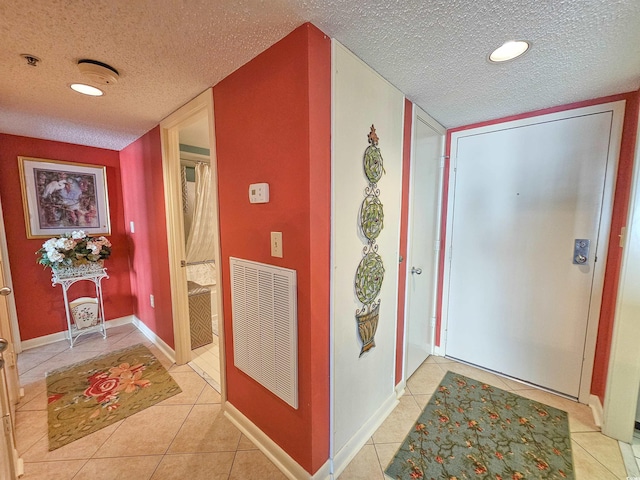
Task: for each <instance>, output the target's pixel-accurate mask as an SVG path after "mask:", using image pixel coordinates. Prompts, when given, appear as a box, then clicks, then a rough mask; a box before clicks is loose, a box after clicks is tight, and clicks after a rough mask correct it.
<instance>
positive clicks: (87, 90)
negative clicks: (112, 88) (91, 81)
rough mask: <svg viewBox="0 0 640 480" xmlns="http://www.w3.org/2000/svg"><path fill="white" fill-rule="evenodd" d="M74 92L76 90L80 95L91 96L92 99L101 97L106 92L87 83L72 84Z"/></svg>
mask: <svg viewBox="0 0 640 480" xmlns="http://www.w3.org/2000/svg"><path fill="white" fill-rule="evenodd" d="M69 86H70V87H71V89H72V90H75V91H76V92H78V93H82V94H84V95H90V96H92V97H101V96H102V95H104V92H103V91H102V90H100V89H99V88H96V87H92V86H91V85H87V84H86V83H72V84H71V85H69Z"/></svg>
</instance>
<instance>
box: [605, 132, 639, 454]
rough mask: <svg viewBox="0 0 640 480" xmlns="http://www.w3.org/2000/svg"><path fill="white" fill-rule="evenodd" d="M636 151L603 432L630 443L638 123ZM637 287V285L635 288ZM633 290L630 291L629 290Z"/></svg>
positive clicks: (635, 381)
mask: <svg viewBox="0 0 640 480" xmlns="http://www.w3.org/2000/svg"><path fill="white" fill-rule="evenodd" d="M638 135H639V136H638V137H636V138H637V140H636V153H635V161H634V167H633V183H632V184H631V198H630V200H629V213H628V216H627V227H626V232H625V234H624V235H623V238H622V239H621V243H622V244H623V245H624V250H623V258H622V269H621V271H620V284H619V287H618V299H617V301H616V313H615V318H614V324H613V336H612V339H611V353H610V356H609V370H608V375H607V386H606V390H605V395H604V418H603V422H602V433H604V434H605V435H608V436H609V437H613V438H615V439H617V440H621V441H623V442H627V443H631V441H632V438H633V424H634V421H635V417H636V407H637V404H638V390H639V389H640V353H639V350H638V345H639V344H640V322H638V315H637V310H638V307H637V304H638V301H639V299H638V298H634V297H633V296H632V295H630V294H629V293H627V291H626V289H627V287H629V286H630V285H629V281H630V278H629V276H630V275H631V274H633V276H634V277H635V278H637V277H638V275H639V271H640V263H639V261H640V245H639V243H640V240H639V238H638V236H639V235H640V125H639V126H638ZM635 290H637V286H636V288H635ZM630 293H632V292H630Z"/></svg>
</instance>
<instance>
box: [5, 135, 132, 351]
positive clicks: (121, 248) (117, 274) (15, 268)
mask: <svg viewBox="0 0 640 480" xmlns="http://www.w3.org/2000/svg"><path fill="white" fill-rule="evenodd" d="M0 146H1V148H0V199H1V200H2V210H3V213H4V222H5V231H6V235H7V246H8V248H9V263H10V266H11V273H12V280H13V287H14V295H15V301H16V310H17V314H18V324H19V326H20V337H21V339H22V340H29V339H32V338H37V337H41V336H44V335H49V334H52V333H57V332H61V331H65V330H66V328H67V322H66V316H65V309H64V302H63V300H62V287H60V286H56V287H52V286H51V271H50V270H49V269H46V270H45V269H43V267H42V266H41V265H38V264H36V260H37V256H36V254H35V252H36V251H37V250H38V249H39V248H40V247H41V246H42V243H43V242H44V240H46V239H31V240H27V237H26V227H25V222H24V213H23V208H22V193H21V188H20V174H19V171H18V159H17V158H18V156H29V157H35V158H45V159H49V160H64V161H68V162H78V163H88V164H92V165H104V166H106V167H107V168H106V170H107V188H108V190H109V210H110V214H111V236H110V237H109V240H110V241H111V243H112V244H113V248H112V255H111V257H110V258H109V260H107V261H106V263H105V266H106V267H107V269H108V273H109V279H107V280H104V281H103V284H102V285H103V294H104V309H105V318H106V319H107V320H110V319H113V318H118V317H123V316H127V315H131V314H132V305H131V289H130V284H129V264H128V259H127V256H128V253H127V241H126V233H125V230H124V214H123V206H122V187H121V184H120V164H119V160H118V152H116V151H113V150H105V149H101V148H94V147H85V146H81V145H72V144H69V143H61V142H53V141H49V140H39V139H35V138H28V137H18V136H14V135H6V134H0ZM83 283H86V282H83ZM72 289H73V290H72V291H71V295H70V296H71V298H74V297H76V296H81V295H95V290H93V287H92V286H91V285H90V284H88V283H86V285H81V284H76V285H74V286H73V287H72Z"/></svg>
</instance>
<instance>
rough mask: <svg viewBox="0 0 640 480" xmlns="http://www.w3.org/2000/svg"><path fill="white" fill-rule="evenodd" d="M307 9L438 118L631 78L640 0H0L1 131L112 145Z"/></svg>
mask: <svg viewBox="0 0 640 480" xmlns="http://www.w3.org/2000/svg"><path fill="white" fill-rule="evenodd" d="M306 21H310V22H312V23H314V24H315V25H316V26H318V27H319V28H320V29H321V30H323V31H324V32H325V33H327V34H328V35H329V36H331V37H333V38H336V39H337V40H339V41H340V42H341V43H342V44H344V45H345V46H346V47H348V48H349V49H350V50H352V51H353V52H354V53H355V54H356V55H358V56H359V57H360V58H362V59H363V60H364V61H365V62H367V63H368V64H369V65H371V66H372V67H373V68H374V69H375V70H377V71H378V72H379V73H380V74H382V75H383V76H384V77H385V78H387V80H389V81H390V82H391V83H393V84H394V85H396V86H397V87H398V88H399V89H400V90H402V91H403V92H405V94H406V95H407V96H408V98H409V99H410V100H412V101H414V102H415V103H417V104H418V105H420V106H421V107H422V108H423V109H425V110H426V111H427V112H428V113H429V114H431V115H432V116H433V117H434V118H436V119H437V120H438V121H440V123H442V124H443V125H444V126H445V127H454V126H460V125H464V124H468V123H472V122H476V121H482V120H488V119H492V118H498V117H502V116H505V115H511V114H516V113H521V112H526V111H531V110H535V109H539V108H545V107H550V106H554V105H561V104H566V103H569V102H573V101H578V100H585V99H590V98H595V97H600V96H604V95H609V94H614V93H622V92H627V91H631V90H636V89H638V88H639V87H640V1H638V0H612V1H597V0H540V1H531V0H491V1H485V0H476V1H474V0H464V1H463V0H439V1H434V0H397V1H391V0H386V1H381V0H378V1H375V0H357V1H356V0H233V1H231V0H216V1H210V0H136V1H131V0H74V1H69V0H30V1H28V2H26V1H24V0H3V1H2V2H0V45H1V48H0V132H3V133H11V134H16V135H25V136H31V137H37V138H46V139H52V140H58V141H65V142H71V143H78V144H83V145H92V146H99V147H104V148H110V149H116V150H120V149H122V148H123V147H125V146H126V145H128V144H129V143H131V142H132V141H134V140H135V139H136V138H138V137H139V136H141V135H142V134H144V133H145V132H146V131H148V130H149V129H151V128H153V127H154V126H155V125H157V124H158V123H159V122H160V120H162V119H163V118H164V117H166V116H167V115H168V114H170V113H171V112H173V111H175V110H176V109H177V108H178V107H180V106H181V105H183V104H184V103H186V102H187V101H189V100H190V99H191V98H193V97H195V96H196V95H198V94H199V93H200V92H202V91H203V90H205V89H206V88H208V87H210V86H212V85H215V84H216V83H217V82H219V81H220V80H221V79H222V78H224V77H225V76H227V75H228V74H229V73H231V72H233V71H234V70H235V69H237V68H238V67H240V66H241V65H243V64H244V63H246V62H247V61H248V60H250V59H251V58H253V57H254V56H256V55H257V54H258V53H260V52H261V51H263V50H264V49H266V48H267V47H268V46H270V45H271V44H273V43H275V42H276V41H277V40H279V39H280V38H282V37H283V36H285V35H286V34H287V33H289V32H290V31H291V30H293V29H294V28H295V27H297V26H298V25H300V24H302V23H303V22H306ZM516 38H517V39H526V40H529V41H531V42H533V48H532V49H531V50H530V52H528V53H527V54H526V55H524V56H523V57H521V58H519V59H516V60H514V61H512V62H508V63H505V64H502V65H494V64H490V63H489V62H488V61H487V60H486V56H487V54H488V53H489V52H490V51H491V50H492V49H493V48H495V47H497V46H499V45H501V44H502V43H503V42H504V41H505V40H509V39H516ZM21 53H29V54H33V55H36V56H38V57H40V58H41V59H42V62H41V64H40V65H39V66H38V67H29V66H27V65H26V62H25V61H24V60H23V59H22V58H20V56H19V55H20V54H21ZM81 58H91V59H95V60H99V61H101V62H105V63H108V64H110V65H112V66H114V67H115V68H116V69H118V71H119V72H120V80H119V82H118V83H117V84H115V85H111V86H108V87H105V90H106V95H105V96H104V97H101V98H89V97H84V96H82V95H79V94H77V93H75V92H73V91H71V90H70V89H69V88H68V85H69V84H70V83H72V82H74V81H81V80H82V76H81V75H80V73H79V71H78V70H77V67H76V62H77V61H78V60H79V59H81Z"/></svg>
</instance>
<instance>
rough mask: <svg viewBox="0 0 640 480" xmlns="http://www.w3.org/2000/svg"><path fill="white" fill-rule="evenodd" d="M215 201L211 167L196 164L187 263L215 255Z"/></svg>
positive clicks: (208, 258)
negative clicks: (193, 203) (194, 196)
mask: <svg viewBox="0 0 640 480" xmlns="http://www.w3.org/2000/svg"><path fill="white" fill-rule="evenodd" d="M214 206H215V203H214V198H213V192H212V188H211V167H209V165H208V164H206V163H198V164H197V165H196V201H195V205H194V209H193V220H192V221H191V228H190V229H189V234H188V235H187V263H191V262H203V261H205V260H213V258H214V255H215V248H216V246H215V235H214V228H213V227H214V218H215V217H214V215H215V208H214Z"/></svg>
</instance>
